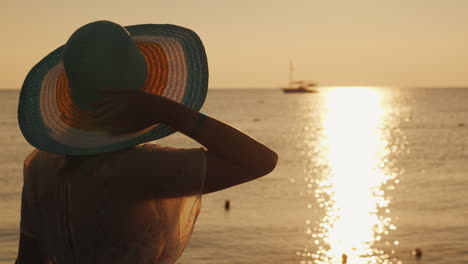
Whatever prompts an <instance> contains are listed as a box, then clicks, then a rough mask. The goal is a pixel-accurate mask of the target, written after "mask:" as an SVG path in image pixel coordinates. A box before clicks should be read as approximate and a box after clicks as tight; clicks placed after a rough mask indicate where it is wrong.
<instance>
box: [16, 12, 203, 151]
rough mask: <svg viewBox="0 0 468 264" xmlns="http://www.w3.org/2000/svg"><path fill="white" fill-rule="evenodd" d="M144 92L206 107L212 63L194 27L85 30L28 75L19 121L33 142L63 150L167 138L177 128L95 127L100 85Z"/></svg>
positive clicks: (97, 26) (108, 25)
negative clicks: (119, 131) (114, 131)
mask: <svg viewBox="0 0 468 264" xmlns="http://www.w3.org/2000/svg"><path fill="white" fill-rule="evenodd" d="M110 87H112V88H113V89H122V90H125V89H138V90H143V91H145V92H149V93H152V94H156V95H160V96H163V97H166V98H169V99H171V100H173V101H176V102H179V103H181V104H183V105H185V106H187V107H189V108H192V109H195V110H200V108H201V107H202V105H203V103H204V101H205V98H206V93H207V88H208V64H207V59H206V53H205V49H204V47H203V44H202V42H201V40H200V39H199V37H198V36H197V35H196V34H195V33H194V32H193V31H191V30H189V29H186V28H183V27H179V26H175V25H160V24H145V25H133V26H127V27H122V26H120V25H118V24H115V23H113V22H109V21H97V22H93V23H90V24H87V25H85V26H83V27H81V28H79V29H78V30H77V31H75V33H73V35H72V36H71V37H70V39H69V40H68V42H67V43H66V44H65V45H63V46H61V47H59V48H58V49H56V50H54V51H53V52H51V53H50V54H49V55H47V56H46V57H45V58H44V59H42V60H41V61H40V62H39V63H38V64H37V65H36V66H34V67H33V68H32V69H31V71H30V72H29V74H28V75H27V77H26V79H25V81H24V83H23V86H22V88H21V94H20V99H19V106H18V121H19V125H20V128H21V131H22V133H23V135H24V137H25V138H26V140H27V141H28V142H29V143H30V144H31V145H32V146H34V147H36V148H38V149H40V150H43V151H46V152H52V153H57V154H67V155H92V154H98V153H104V152H111V151H116V150H120V149H124V148H128V147H131V146H135V145H138V144H141V143H144V142H148V141H152V140H156V139H159V138H162V137H166V136H168V135H170V134H172V133H174V132H175V131H174V130H173V129H171V128H170V127H168V126H166V125H164V124H155V125H153V126H151V127H148V128H146V129H143V130H141V131H138V132H135V133H132V134H125V135H109V134H108V132H107V131H106V130H105V129H104V128H102V127H97V126H95V124H93V122H92V120H91V119H90V118H89V114H90V113H91V112H92V111H93V106H92V102H94V101H96V100H99V99H102V98H103V96H104V95H103V94H101V93H100V92H99V89H100V88H110Z"/></svg>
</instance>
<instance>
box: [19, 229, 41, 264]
mask: <svg viewBox="0 0 468 264" xmlns="http://www.w3.org/2000/svg"><path fill="white" fill-rule="evenodd" d="M15 263H16V264H39V263H42V255H41V250H40V248H39V245H38V244H37V241H36V240H35V239H34V238H32V237H29V236H26V235H24V234H23V233H20V241H19V249H18V257H17V258H16V262H15Z"/></svg>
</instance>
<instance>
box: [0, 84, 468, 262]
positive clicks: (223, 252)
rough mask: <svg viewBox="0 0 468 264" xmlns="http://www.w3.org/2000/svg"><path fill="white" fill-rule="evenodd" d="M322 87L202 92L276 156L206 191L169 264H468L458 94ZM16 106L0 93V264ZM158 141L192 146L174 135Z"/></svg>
mask: <svg viewBox="0 0 468 264" xmlns="http://www.w3.org/2000/svg"><path fill="white" fill-rule="evenodd" d="M320 89H321V91H320V93H314V94H283V93H282V92H281V91H279V90H211V91H210V92H209V95H208V98H207V101H206V104H205V106H204V108H203V111H204V112H205V113H207V114H208V115H211V116H213V117H215V118H218V119H221V120H223V121H225V122H227V123H230V124H232V125H234V126H235V127H237V128H239V129H241V130H243V131H245V132H246V133H248V134H250V135H251V136H253V137H254V138H256V139H258V140H259V141H261V142H263V143H265V144H266V145H268V146H270V147H271V148H272V149H274V150H275V151H276V152H277V153H278V154H279V158H280V159H279V162H278V166H277V168H276V170H275V171H273V172H272V173H271V174H270V175H267V176H265V177H263V178H260V179H258V180H256V181H253V182H249V183H245V184H242V185H239V186H236V187H233V188H230V189H227V190H223V191H220V192H217V193H214V194H209V195H205V196H204V198H203V202H202V213H201V215H200V217H199V220H198V222H197V224H196V226H195V230H194V233H193V236H192V239H191V241H190V243H189V245H188V247H187V249H186V250H185V252H184V254H183V256H182V257H181V258H180V259H179V260H178V262H177V263H183V264H190V263H203V264H212V263H213V264H214V263H216V264H222V263H226V264H244V263H245V264H247V263H249V264H250V263H268V264H279V263H281V264H286V263H298V264H309V263H310V264H312V263H314V264H316V263H317V264H318V263H330V264H331V263H333V264H335V263H336V264H341V263H344V262H345V260H346V261H347V263H349V264H359V263H363V264H364V263H365V264H367V263H392V264H393V263H394V264H396V263H440V264H442V263H444V264H445V263H468V239H467V238H468V192H467V191H466V189H467V188H468V177H467V175H468V162H467V161H468V104H467V103H466V102H467V99H468V89H397V88H375V87H342V88H320ZM17 100H18V91H0V101H1V102H0V122H1V125H0V135H1V136H0V147H1V148H2V152H0V212H1V217H0V263H1V264H3V263H12V262H14V259H15V256H16V253H17V244H18V225H19V207H20V192H21V186H22V162H23V160H24V158H25V157H26V155H27V154H28V153H29V152H30V151H32V147H31V146H29V145H28V144H27V142H26V141H25V140H24V139H23V138H22V135H21V133H20V131H19V128H18V126H17V121H16V107H17ZM158 143H159V144H161V145H169V146H174V147H192V146H197V144H196V143H195V142H193V141H192V140H190V139H187V138H185V137H184V136H182V135H178V134H175V135H173V136H170V137H168V138H166V139H164V140H161V141H159V142H158ZM225 200H229V201H230V203H231V209H230V210H229V211H226V210H224V202H225ZM416 248H419V249H420V250H421V251H422V258H421V259H420V260H419V262H417V260H416V258H415V256H414V255H413V254H412V251H413V250H415V249H416Z"/></svg>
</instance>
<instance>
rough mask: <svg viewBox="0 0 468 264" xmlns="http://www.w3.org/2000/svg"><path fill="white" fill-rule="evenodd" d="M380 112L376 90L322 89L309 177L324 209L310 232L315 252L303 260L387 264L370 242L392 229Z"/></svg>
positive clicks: (328, 263) (389, 176)
mask: <svg viewBox="0 0 468 264" xmlns="http://www.w3.org/2000/svg"><path fill="white" fill-rule="evenodd" d="M384 115H385V112H384V109H383V107H382V106H381V95H380V94H379V91H378V90H374V89H372V88H364V87H363V88H340V89H332V90H329V91H326V113H325V115H324V118H323V123H322V131H321V132H322V133H321V139H320V151H319V153H320V155H319V156H320V157H319V158H318V161H317V162H318V163H321V164H319V166H321V167H322V168H324V169H322V173H321V175H315V176H317V177H316V178H315V179H314V183H315V190H314V192H315V193H314V196H315V198H316V200H317V202H318V204H319V206H320V207H321V208H322V209H323V210H324V211H325V212H324V217H323V218H322V219H321V221H320V223H318V225H317V227H316V228H315V229H314V230H313V231H311V232H310V239H311V243H312V244H313V246H314V249H315V253H312V252H311V253H309V254H308V256H309V258H307V259H306V260H304V261H302V262H303V263H306V264H307V263H314V264H322V263H323V264H335V263H336V264H343V263H349V264H351V263H352V264H373V263H390V261H389V256H388V255H387V254H386V253H384V251H383V250H381V249H377V248H375V247H374V244H375V243H376V242H378V241H380V240H381V239H383V238H384V237H385V235H386V234H388V231H389V229H395V228H396V227H395V226H394V225H392V224H391V218H390V217H389V214H388V212H389V209H388V208H387V206H388V204H389V200H388V199H387V198H386V197H385V193H384V191H383V190H384V188H383V185H385V184H387V183H388V181H389V180H391V179H393V177H394V175H393V174H392V173H389V172H386V171H385V168H386V166H387V165H386V164H387V163H388V157H387V155H388V153H389V152H388V148H389V143H388V142H387V140H386V138H385V136H384V134H383V133H382V126H383V120H384ZM382 212H384V213H382ZM385 212H386V213H387V214H385ZM392 243H394V242H392ZM396 243H397V242H396ZM395 263H397V262H395Z"/></svg>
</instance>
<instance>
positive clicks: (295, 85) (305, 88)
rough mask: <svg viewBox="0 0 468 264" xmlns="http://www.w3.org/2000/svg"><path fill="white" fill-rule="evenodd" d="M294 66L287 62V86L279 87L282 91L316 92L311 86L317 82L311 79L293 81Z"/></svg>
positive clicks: (314, 85)
mask: <svg viewBox="0 0 468 264" xmlns="http://www.w3.org/2000/svg"><path fill="white" fill-rule="evenodd" d="M293 72H294V66H293V64H292V62H290V63H289V87H286V88H281V89H282V90H283V92H284V93H316V92H318V91H317V90H315V89H312V88H313V87H316V86H317V84H316V83H315V82H311V81H293Z"/></svg>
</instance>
